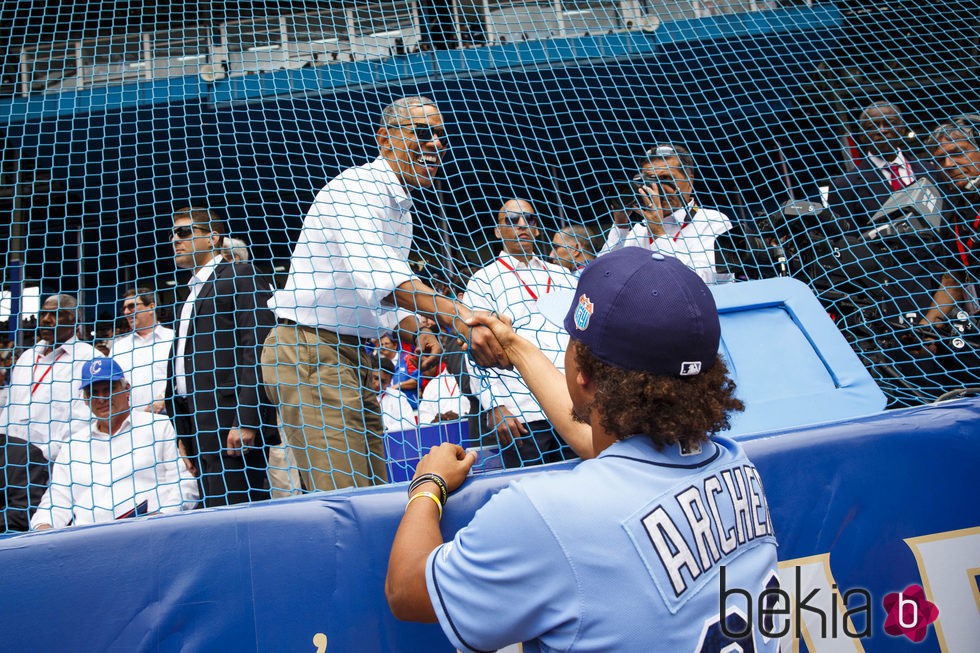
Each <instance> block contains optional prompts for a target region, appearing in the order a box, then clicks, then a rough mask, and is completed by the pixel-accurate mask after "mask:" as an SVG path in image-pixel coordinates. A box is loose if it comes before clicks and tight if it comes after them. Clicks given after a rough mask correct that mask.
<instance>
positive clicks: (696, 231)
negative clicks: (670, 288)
mask: <svg viewBox="0 0 980 653" xmlns="http://www.w3.org/2000/svg"><path fill="white" fill-rule="evenodd" d="M633 181H634V186H635V189H636V196H637V206H636V208H635V209H632V210H629V211H617V212H614V214H613V221H614V223H613V226H612V229H610V230H609V235H608V236H607V238H606V244H605V245H604V246H603V247H602V250H601V251H600V252H599V254H600V256H601V255H602V254H605V253H606V252H610V251H613V250H616V249H619V248H621V247H642V248H644V249H647V250H650V251H654V252H660V253H661V254H664V255H667V256H672V257H674V258H677V259H679V260H680V261H681V262H682V263H684V264H685V265H687V266H688V267H689V268H691V269H692V270H694V271H695V272H697V273H698V276H700V277H701V278H702V279H703V280H704V281H705V282H706V283H713V282H715V281H717V278H718V277H717V269H716V262H717V261H716V250H715V241H716V240H717V238H718V236H720V235H721V234H723V233H725V232H727V231H729V230H730V229H731V228H732V223H731V221H730V220H729V219H728V216H726V215H725V214H724V213H720V212H718V211H714V210H712V209H705V208H702V207H700V206H698V205H697V203H696V202H695V199H694V158H693V157H692V156H691V154H690V152H688V151H687V149H685V148H684V147H682V146H680V145H658V146H656V147H653V148H650V149H649V150H647V153H646V156H645V158H644V159H643V160H642V161H641V165H640V174H638V175H637V176H636V177H634V178H633ZM636 214H639V215H640V216H642V219H641V220H640V222H638V223H637V224H635V225H631V224H630V218H631V217H632V216H633V215H636Z"/></svg>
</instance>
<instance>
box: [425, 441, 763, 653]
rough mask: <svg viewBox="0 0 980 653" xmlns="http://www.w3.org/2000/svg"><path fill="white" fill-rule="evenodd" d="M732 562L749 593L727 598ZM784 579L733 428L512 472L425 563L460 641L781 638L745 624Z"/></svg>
mask: <svg viewBox="0 0 980 653" xmlns="http://www.w3.org/2000/svg"><path fill="white" fill-rule="evenodd" d="M722 575H724V580H725V589H726V590H732V589H741V590H747V592H748V593H749V594H748V595H749V596H751V598H752V601H751V602H750V601H747V600H746V598H745V596H746V595H745V594H742V593H739V592H734V593H733V592H728V593H727V594H726V596H727V600H726V601H725V605H724V608H722V607H721V605H720V601H719V598H720V596H721V579H722ZM776 579H777V576H776V540H775V537H774V535H773V529H772V524H771V521H770V519H769V510H768V507H767V505H766V500H765V496H764V494H763V489H762V483H761V481H760V479H759V475H758V473H757V472H756V470H755V467H754V466H753V465H752V464H751V463H750V462H749V461H748V459H747V458H746V457H745V454H744V452H743V451H742V448H741V447H740V446H739V445H738V444H737V443H736V442H734V441H732V440H729V439H726V438H715V439H713V440H712V441H711V442H708V443H705V444H704V445H703V446H702V447H701V449H700V450H699V451H695V452H687V453H682V452H681V451H680V448H679V447H678V446H676V445H675V446H673V447H668V448H665V449H664V450H663V451H660V452H658V451H657V450H656V449H655V448H654V446H653V443H652V442H651V440H650V439H649V438H647V437H644V436H634V437H632V438H629V439H627V440H624V441H621V442H617V443H616V444H614V445H613V446H611V447H609V448H608V449H606V450H605V451H603V452H602V454H601V455H599V456H598V457H597V458H595V459H593V460H587V461H584V462H582V463H580V464H579V465H578V466H576V467H575V468H574V469H572V470H568V471H555V472H546V473H542V474H539V475H536V476H533V477H530V478H525V479H521V480H519V481H517V482H515V483H511V484H510V485H509V486H507V487H506V488H504V489H503V490H501V491H500V492H499V493H497V494H496V495H495V496H494V497H493V498H491V500H490V501H488V502H487V503H486V505H484V506H483V507H482V508H481V509H480V510H479V511H477V513H476V515H474V517H473V520H472V521H471V522H470V524H469V525H468V526H466V527H465V528H463V529H462V530H460V531H459V532H458V533H457V534H456V537H455V538H454V539H453V540H452V541H451V542H447V543H446V544H443V545H442V546H440V547H439V548H437V549H436V550H435V551H433V552H432V554H431V555H430V556H429V559H428V561H427V564H426V583H427V586H428V590H429V596H430V598H431V600H432V605H433V607H434V608H435V611H436V614H437V615H438V617H439V623H440V625H441V626H442V629H443V631H444V632H445V633H446V636H447V637H448V638H449V640H450V641H451V642H452V643H453V644H454V645H455V646H456V647H457V648H459V649H461V650H463V651H495V650H497V649H499V648H503V647H505V646H507V645H509V644H514V643H517V642H524V651H526V652H528V653H530V652H531V651H602V652H604V653H610V652H612V651H636V652H637V653H651V652H652V651H669V652H670V653H686V652H688V651H692V652H693V651H720V650H723V649H725V646H727V645H728V644H731V643H732V642H735V641H737V642H738V643H739V644H740V646H741V650H743V651H775V650H777V645H778V642H777V640H775V639H772V640H769V639H767V638H765V637H764V636H763V634H762V633H761V632H757V631H758V629H757V628H750V627H749V625H748V624H750V623H754V624H758V623H759V621H758V612H759V611H758V597H759V595H760V593H761V592H762V591H763V590H764V589H766V588H767V587H773V586H775V584H776V583H777V582H778V581H777V580H776ZM722 612H724V613H725V614H724V615H720V613H722ZM722 618H723V619H725V624H724V626H725V629H723V628H722V625H723V624H721V623H720V619H722ZM726 632H727V633H728V634H726ZM746 632H747V635H743V636H742V637H741V638H738V637H736V636H735V635H738V634H739V633H746ZM769 632H772V630H771V628H769ZM734 650H737V649H734Z"/></svg>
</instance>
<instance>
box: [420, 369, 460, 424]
mask: <svg viewBox="0 0 980 653" xmlns="http://www.w3.org/2000/svg"><path fill="white" fill-rule="evenodd" d="M469 412H470V400H469V397H467V396H466V395H464V394H463V392H462V391H461V390H460V388H459V377H457V376H456V375H455V374H452V373H451V372H449V371H447V370H446V366H445V365H443V367H442V370H441V371H440V372H439V374H437V375H436V376H434V377H433V378H431V379H430V380H429V382H428V383H427V384H426V385H425V389H424V390H422V398H421V399H420V400H419V424H423V425H424V424H432V423H433V422H438V421H439V416H440V415H443V414H445V413H456V415H458V416H459V417H463V416H464V415H468V414H469Z"/></svg>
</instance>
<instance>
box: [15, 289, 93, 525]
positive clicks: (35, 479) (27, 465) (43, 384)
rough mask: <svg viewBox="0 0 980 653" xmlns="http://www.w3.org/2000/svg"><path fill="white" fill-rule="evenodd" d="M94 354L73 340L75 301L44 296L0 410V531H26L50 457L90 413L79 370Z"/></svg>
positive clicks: (44, 484)
mask: <svg viewBox="0 0 980 653" xmlns="http://www.w3.org/2000/svg"><path fill="white" fill-rule="evenodd" d="M97 356H99V353H98V352H97V351H96V350H95V348H94V347H92V345H90V344H89V343H87V342H82V341H81V340H79V339H78V301H77V300H76V299H75V298H74V297H73V296H71V295H51V296H50V297H48V298H46V299H45V300H44V303H43V304H41V310H40V311H39V312H38V316H37V344H35V345H34V347H31V348H29V349H27V350H26V351H24V353H23V354H21V355H20V357H18V358H17V362H15V363H14V366H13V367H12V368H11V370H10V394H9V395H8V401H7V407H6V408H5V409H3V410H2V411H0V532H4V531H7V530H16V531H26V530H27V529H28V527H29V520H30V516H31V515H32V514H33V513H34V510H35V509H36V508H37V506H38V503H39V502H40V500H41V497H42V496H43V495H44V492H45V490H46V489H47V487H48V480H49V472H50V467H49V461H53V460H54V459H55V458H56V457H57V455H58V452H59V451H60V450H61V448H62V447H63V446H64V445H65V443H66V442H68V440H69V439H70V438H69V436H70V434H71V425H72V424H74V423H76V422H78V421H84V420H88V419H89V418H90V417H91V413H89V410H88V408H87V407H86V406H85V404H84V403H83V402H82V400H81V398H82V388H81V383H82V381H81V373H82V367H83V366H84V365H85V363H86V362H88V361H90V360H92V359H93V358H95V357H97Z"/></svg>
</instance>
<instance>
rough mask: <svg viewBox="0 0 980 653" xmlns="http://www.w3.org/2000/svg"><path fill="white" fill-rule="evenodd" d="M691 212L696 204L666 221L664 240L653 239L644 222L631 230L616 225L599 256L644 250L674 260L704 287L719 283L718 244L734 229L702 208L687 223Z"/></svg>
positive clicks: (724, 218)
mask: <svg viewBox="0 0 980 653" xmlns="http://www.w3.org/2000/svg"><path fill="white" fill-rule="evenodd" d="M689 210H694V204H693V203H692V204H690V205H688V207H687V208H684V209H679V210H677V211H675V212H674V213H673V214H672V215H671V216H670V217H669V218H668V219H666V220H664V231H665V233H664V235H662V236H654V235H653V234H652V233H651V232H650V228H649V227H648V226H647V223H646V222H645V221H644V222H639V223H637V224H635V225H633V227H632V228H630V229H628V230H627V229H621V228H619V227H617V226H616V225H613V227H612V229H610V230H609V235H608V236H607V238H606V244H605V245H603V247H602V250H600V252H599V255H600V256H601V255H602V254H605V253H607V252H611V251H613V250H617V249H620V248H621V247H642V248H643V249H648V250H650V251H652V252H660V253H661V254H664V255H665V256H673V257H674V258H676V259H678V260H680V261H681V262H682V263H683V264H684V265H686V266H687V267H689V268H691V269H692V270H694V271H695V272H697V273H698V276H700V277H701V278H702V279H703V280H704V281H705V283H713V282H714V281H716V279H717V275H716V271H715V241H716V240H717V238H718V236H720V235H721V234H723V233H725V232H726V231H728V230H729V229H731V228H732V223H731V220H729V219H728V216H726V215H725V214H724V213H721V212H719V211H713V210H711V209H701V208H699V209H697V210H694V216H693V217H692V218H691V219H690V221H687V222H685V219H686V218H687V212H688V211H689Z"/></svg>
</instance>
